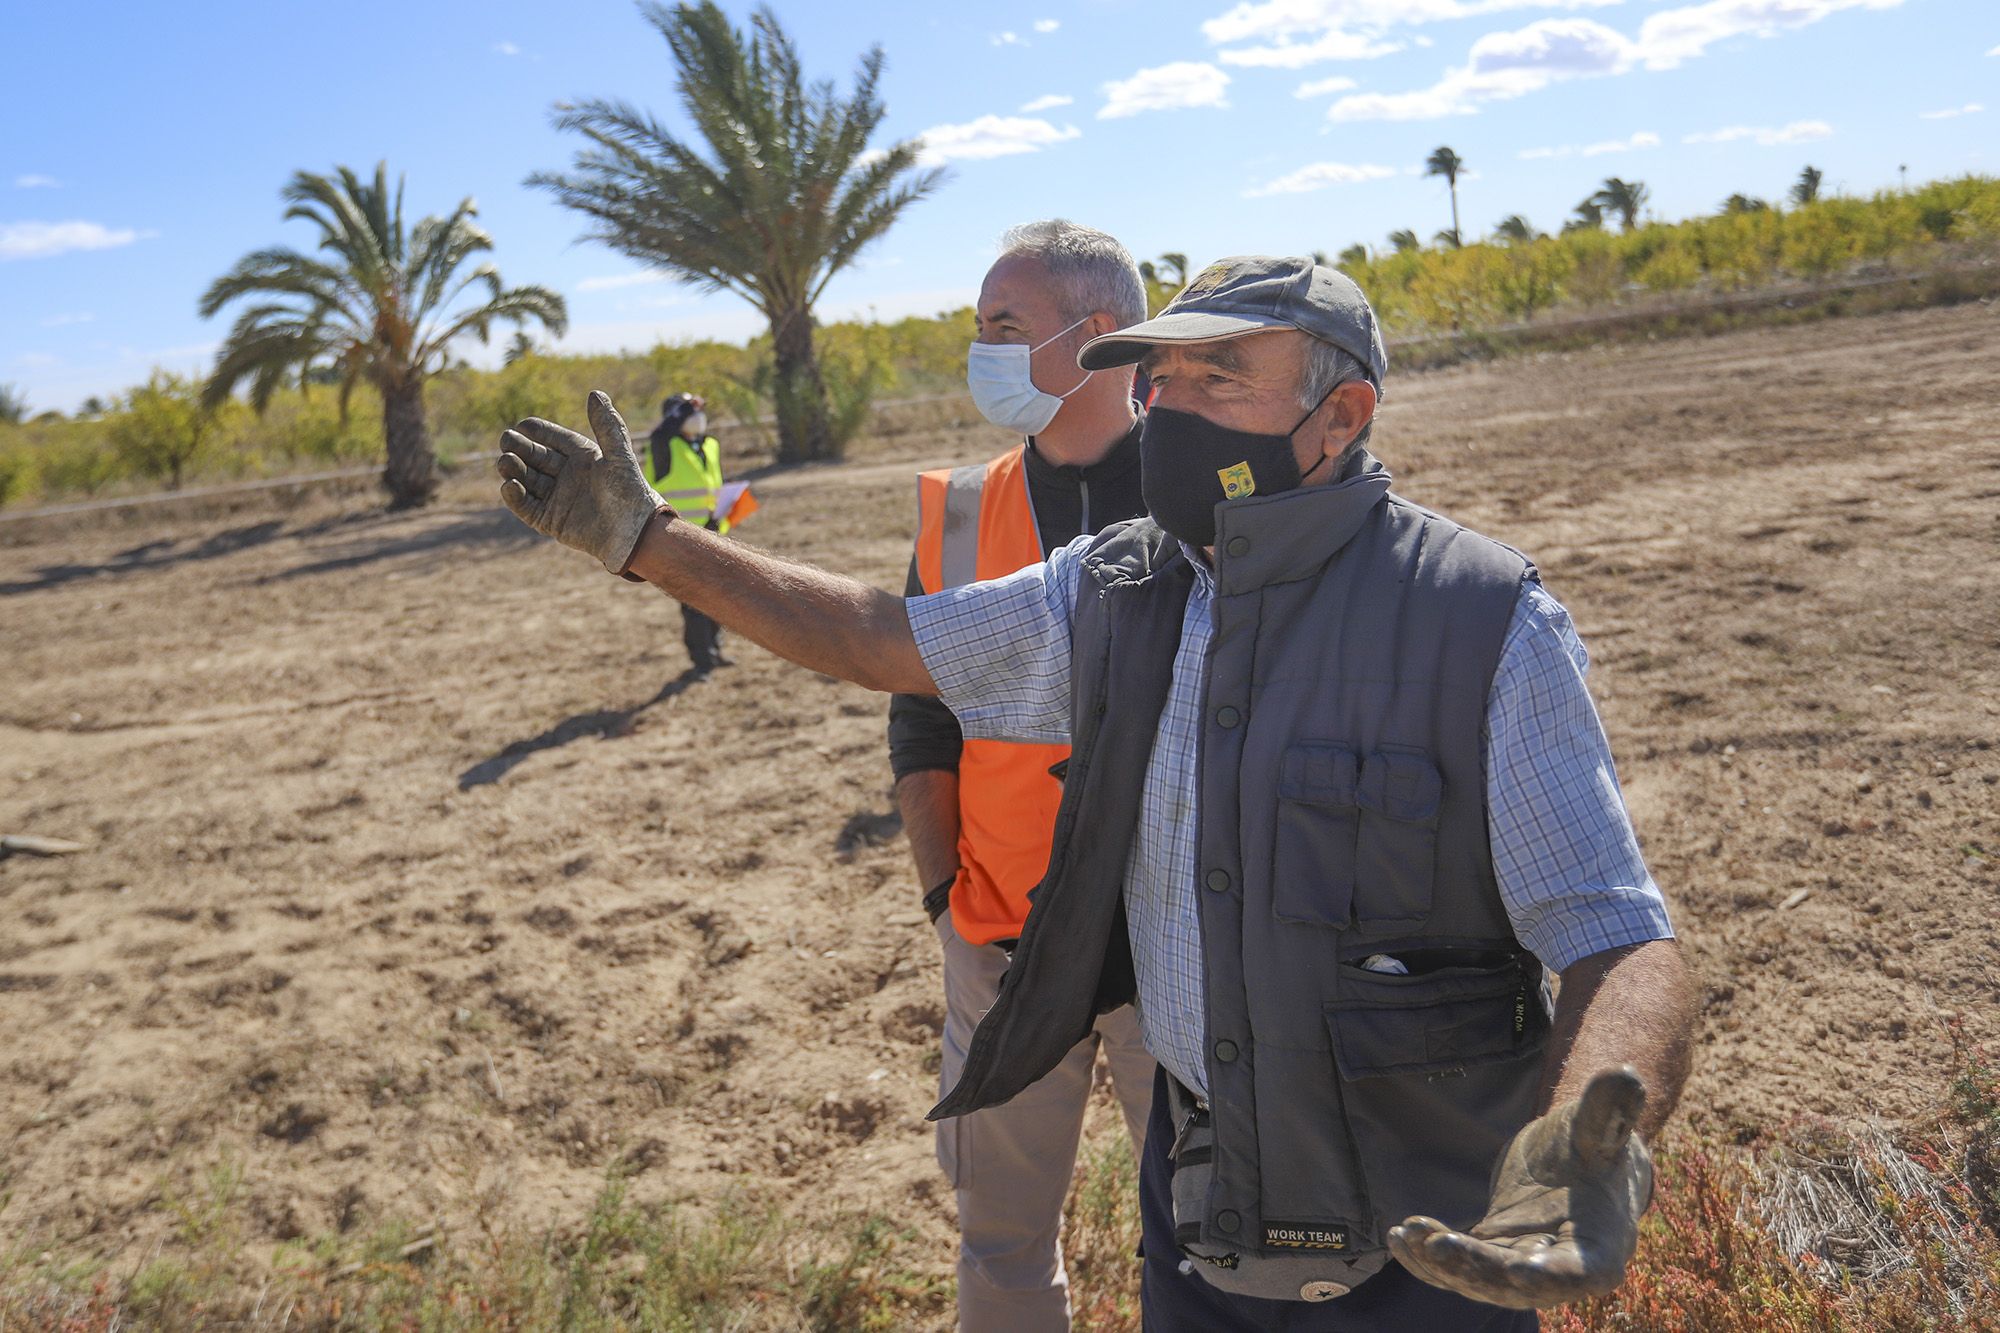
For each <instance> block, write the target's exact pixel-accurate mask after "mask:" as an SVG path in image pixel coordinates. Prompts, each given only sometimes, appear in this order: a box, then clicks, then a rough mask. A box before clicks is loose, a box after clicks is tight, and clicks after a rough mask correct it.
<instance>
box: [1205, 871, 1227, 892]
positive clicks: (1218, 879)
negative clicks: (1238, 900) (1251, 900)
mask: <svg viewBox="0 0 2000 1333" xmlns="http://www.w3.org/2000/svg"><path fill="white" fill-rule="evenodd" d="M1208 887H1209V888H1211V889H1214V890H1215V891H1216V892H1217V893H1227V892H1229V872H1228V871H1227V870H1211V871H1209V872H1208Z"/></svg>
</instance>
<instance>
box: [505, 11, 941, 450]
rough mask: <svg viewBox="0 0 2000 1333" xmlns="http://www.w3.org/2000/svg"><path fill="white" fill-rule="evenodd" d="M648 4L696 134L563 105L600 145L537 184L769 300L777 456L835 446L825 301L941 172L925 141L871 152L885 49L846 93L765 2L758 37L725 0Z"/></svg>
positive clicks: (698, 280) (674, 270)
mask: <svg viewBox="0 0 2000 1333" xmlns="http://www.w3.org/2000/svg"><path fill="white" fill-rule="evenodd" d="M642 12H643V13H644V15H645V17H646V20H647V22H649V23H651V24H652V25H653V27H655V28H656V29H658V30H659V33H660V35H661V36H662V37H664V38H665V39H666V42H667V47H668V49H669V50H670V51H671V52H672V56H673V66H674V69H675V70H676V71H677V74H676V85H677V87H678V90H679V93H680V101H681V107H682V109H683V110H684V111H685V112H686V113H687V116H688V119H689V120H691V121H692V122H693V123H694V129H695V132H696V134H697V135H698V136H699V146H698V145H697V144H696V142H695V141H694V140H692V139H688V138H681V137H677V136H676V135H675V134H673V133H672V132H671V131H669V130H668V129H667V128H666V126H664V125H663V124H661V123H660V122H659V121H658V120H656V119H654V118H653V116H652V115H651V114H649V113H647V112H644V111H641V110H639V109H638V108H636V107H633V106H630V105H628V104H626V103H624V102H619V101H609V100H592V101H586V102H580V103H577V104H575V105H573V106H571V105H558V107H557V112H558V114H557V116H556V125H557V127H558V128H560V129H566V130H574V131H576V132H577V133H578V134H581V135H582V136H583V137H584V138H585V139H586V140H587V141H588V144H589V146H588V147H586V148H584V149H582V150H580V151H579V152H578V153H577V155H576V158H575V161H574V163H573V164H572V168H571V170H570V171H568V172H550V171H541V172H536V173H535V174H534V175H532V176H530V177H529V178H528V183H529V184H530V185H534V186H539V187H541V188H543V189H546V190H548V191H549V192H550V193H552V194H553V195H555V197H556V199H557V200H558V201H559V202H561V203H562V204H563V205H564V206H565V207H568V208H572V209H574V210H576V211H577V212H579V213H582V214H583V215H584V216H585V217H588V218H590V219H591V221H592V227H591V231H590V233H589V234H590V235H591V236H592V237H593V238H595V239H597V240H601V241H603V242H604V243H605V244H607V245H609V246H611V247H612V248H613V249H614V250H617V251H619V252H620V253H621V254H625V255H628V256H630V257H631V258H633V259H637V260H639V261H641V262H643V263H648V264H654V265H657V266H658V267H660V268H663V269H665V270H666V271H667V272H668V273H669V274H671V275H672V276H673V277H675V278H677V279H679V280H680V281H682V282H685V283H689V284H692V285H693V286H696V287H699V288H702V289H704V290H707V291H714V292H734V293H736V294H737V295H738V296H741V297H742V298H743V299H745V300H746V301H748V302H750V303H751V304H752V305H753V306H755V307H757V309H758V311H759V312H761V313H762V314H763V316H764V317H765V318H766V319H767V320H769V321H770V324H771V347H772V356H773V359H774V361H775V362H776V366H775V369H776V375H775V377H774V379H773V381H772V390H773V397H774V398H775V399H776V406H777V409H778V435H779V445H778V454H779V457H780V458H782V459H784V460H786V461H788V462H792V461H799V460H804V459H813V458H827V457H832V456H834V455H836V454H837V453H838V452H839V450H840V446H841V441H840V440H839V439H837V438H836V432H835V431H834V428H833V421H832V416H831V405H830V400H829V397H828V389H827V384H826V381H825V380H824V379H823V378H822V376H821V373H820V367H819V361H818V357H817V354H816V352H815V351H814V347H813V325H814V320H813V306H814V304H815V303H816V302H817V301H818V300H819V298H820V296H821V295H822V294H823V293H824V292H825V291H826V286H827V283H828V282H830V281H832V279H833V276H834V275H835V274H836V273H838V272H840V271H841V270H842V269H844V268H846V267H847V266H848V265H849V264H851V263H853V262H854V260H855V258H856V257H857V256H858V255H859V254H860V253H861V251H862V250H863V249H865V248H866V247H867V246H868V244H869V243H870V242H872V241H874V240H876V239H878V238H879V237H881V236H882V235H883V234H884V233H885V232H887V231H888V230H889V228H890V226H891V225H892V224H893V223H894V222H895V221H896V220H897V219H898V218H899V217H901V216H902V213H903V210H904V209H906V208H908V207H909V206H910V205H911V204H913V203H915V202H916V201H917V200H919V199H922V198H924V197H925V196H926V195H928V194H930V193H932V192H933V191H934V190H936V189H937V187H938V185H939V184H940V183H941V182H942V181H943V179H944V173H943V172H942V171H940V170H937V169H934V168H932V169H924V170H918V168H917V153H918V150H919V148H920V147H921V145H920V144H919V143H918V141H916V140H913V139H905V140H903V141H901V142H899V143H896V144H894V145H892V146H891V147H889V148H888V149H886V150H872V151H871V150H870V149H869V147H868V141H869V139H870V137H871V136H873V135H874V133H875V131H876V129H877V127H879V126H880V125H881V123H882V117H883V110H884V109H883V105H882V101H881V99H880V98H879V97H877V96H876V91H875V88H876V84H877V82H878V81H879V80H880V78H881V75H882V48H881V47H879V46H877V47H871V48H870V49H869V51H868V53H867V54H866V55H864V56H863V57H862V58H861V64H860V66H859V68H858V69H857V70H856V72H855V76H854V91H853V93H852V94H851V95H850V96H848V97H846V98H844V99H843V98H842V97H840V96H838V95H837V94H836V93H835V91H834V89H833V85H832V84H831V83H824V82H822V83H814V84H811V85H810V86H808V85H807V84H806V82H805V78H804V74H803V72H802V70H801V69H800V66H799V55H798V50H797V48H796V47H795V46H794V45H793V44H792V39H791V38H790V37H789V36H787V35H786V33H785V30H784V29H783V28H782V27H780V26H779V25H778V20H777V17H776V15H774V14H773V13H772V12H771V11H770V10H769V9H768V8H759V9H758V10H757V12H756V14H755V15H754V16H753V17H752V19H751V31H750V32H749V33H748V34H746V33H743V32H740V31H738V30H737V29H735V28H733V27H731V26H730V23H729V18H728V16H727V15H726V14H724V13H723V11H722V9H721V7H720V6H719V5H717V4H716V3H714V0H699V3H683V4H679V5H676V6H674V7H673V8H671V9H669V8H667V7H666V6H665V5H662V4H658V3H647V4H645V5H644V6H643V7H642ZM704 149H705V151H704ZM912 173H913V174H912Z"/></svg>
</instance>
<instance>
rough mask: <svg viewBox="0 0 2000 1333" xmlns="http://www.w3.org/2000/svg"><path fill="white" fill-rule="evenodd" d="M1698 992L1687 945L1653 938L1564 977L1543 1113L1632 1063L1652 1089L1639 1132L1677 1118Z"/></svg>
mask: <svg viewBox="0 0 2000 1333" xmlns="http://www.w3.org/2000/svg"><path fill="white" fill-rule="evenodd" d="M1694 1017H1695V1015H1694V992H1693V987H1692V984H1691V983H1690V981H1689V978H1688V971H1687V963H1686V961H1685V960H1684V959H1683V958H1682V956H1681V948H1680V944H1679V943H1678V942H1677V941H1674V940H1651V941H1648V942H1647V943H1645V944H1634V945H1629V946H1627V947H1625V948H1622V949H1611V950H1607V951H1605V952H1604V953H1599V954H1592V955H1591V956H1590V957H1588V958H1584V959H1580V960H1579V961H1577V962H1576V963H1574V964H1572V965H1571V966H1570V967H1569V968H1568V969H1566V970H1565V971H1564V972H1563V974H1562V993H1561V994H1560V996H1558V998H1557V1000H1556V1014H1555V1031H1554V1032H1553V1033H1551V1034H1550V1038H1549V1048H1548V1056H1547V1063H1546V1065H1545V1066H1544V1070H1543V1077H1542V1108H1543V1109H1544V1110H1546V1109H1547V1108H1549V1107H1550V1106H1557V1105H1561V1104H1562V1103H1563V1102H1566V1101H1569V1100H1571V1099H1573V1098H1575V1097H1578V1096H1581V1095H1582V1093H1583V1088H1584V1085H1585V1084H1586V1083H1588V1082H1589V1081H1590V1077H1591V1075H1593V1074H1596V1073H1598V1072H1600V1071H1602V1070H1606V1069H1615V1068H1617V1067H1618V1066H1620V1065H1631V1066H1632V1067H1633V1068H1634V1069H1636V1070H1637V1071H1638V1072H1639V1077H1640V1078H1641V1079H1643V1080H1644V1081H1645V1084H1646V1110H1645V1114H1644V1115H1643V1116H1641V1117H1640V1120H1639V1133H1640V1134H1642V1135H1643V1136H1645V1137H1646V1138H1649V1139H1650V1138H1652V1137H1653V1136H1654V1135H1656V1134H1657V1133H1659V1131H1660V1127H1661V1126H1662V1125H1664V1124H1666V1122H1667V1117H1668V1116H1670V1115H1672V1114H1673V1110H1674V1106H1675V1104H1676V1103H1677V1102H1679V1101H1680V1095H1681V1087H1682V1085H1684V1084H1685V1083H1686V1082H1687V1076H1688V1065H1689V1063H1690V1060H1691V1058H1692V1056H1693V1036H1694Z"/></svg>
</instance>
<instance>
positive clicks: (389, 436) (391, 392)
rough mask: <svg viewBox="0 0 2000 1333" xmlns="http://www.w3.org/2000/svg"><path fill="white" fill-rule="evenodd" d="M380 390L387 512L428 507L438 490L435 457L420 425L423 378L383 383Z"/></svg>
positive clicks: (424, 426)
mask: <svg viewBox="0 0 2000 1333" xmlns="http://www.w3.org/2000/svg"><path fill="white" fill-rule="evenodd" d="M380 388H381V390H382V434H383V437H384V438H385V439H386V440H387V442H388V447H389V457H388V462H387V463H386V465H385V466H384V467H383V469H382V484H383V485H384V486H386V487H388V488H389V507H390V508H391V509H410V508H414V507H416V506H418V505H421V504H425V503H428V502H429V500H430V498H431V496H432V495H433V494H435V493H436V491H437V488H438V482H437V457H436V455H435V454H433V453H432V452H431V432H430V427H429V425H427V424H426V423H425V421H424V381H423V376H421V375H410V376H406V377H397V378H392V379H385V380H383V381H382V383H381V385H380Z"/></svg>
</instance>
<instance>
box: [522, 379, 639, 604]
mask: <svg viewBox="0 0 2000 1333" xmlns="http://www.w3.org/2000/svg"><path fill="white" fill-rule="evenodd" d="M585 411H587V412H588V413H589V415H590V431H591V434H593V435H595V436H596V437H597V443H596V444H592V443H591V442H590V441H589V440H586V439H584V438H583V436H581V435H578V434H577V433H576V432H575V431H573V430H568V429H565V428H564V427H562V426H558V425H556V423H555V422H553V421H544V420H542V419H541V418H540V417H529V418H528V419H527V420H525V421H522V422H519V423H517V424H516V425H515V427H514V429H512V430H510V431H505V432H503V433H502V434H501V436H500V463H499V467H500V475H501V477H502V478H504V480H503V481H501V483H500V498H501V499H502V500H503V501H505V502H506V505H507V507H508V508H509V509H511V510H513V511H514V516H515V517H516V518H518V519H520V520H521V521H522V522H523V523H526V524H527V525H528V526H529V527H531V528H533V529H534V530H535V531H537V532H539V533H542V534H543V535H545V536H549V537H553V538H555V539H556V540H557V541H559V542H561V543H562V544H563V545H564V546H573V547H575V548H576V549H577V550H579V551H583V552H586V553H588V554H590V555H594V556H596V557H597V558H598V559H599V560H601V561H603V562H604V567H605V568H606V569H608V570H610V571H611V572H612V573H613V574H622V573H624V572H625V566H626V565H628V564H629V563H631V560H632V551H633V549H634V548H635V547H637V546H638V545H639V536H640V534H641V533H643V532H644V531H645V530H646V522H647V520H648V519H650V518H652V517H653V515H654V514H655V513H657V512H658V511H659V510H660V509H662V508H669V506H667V504H666V501H664V500H662V499H661V498H660V495H659V492H657V491H655V490H654V489H653V488H652V487H651V486H649V485H647V484H646V474H645V473H643V472H641V471H640V470H639V460H638V458H637V457H636V456H634V454H633V453H632V436H631V433H630V432H629V431H627V430H626V429H625V418H623V417H621V416H619V415H618V409H617V408H615V407H613V406H612V405H611V399H610V397H609V396H608V395H606V394H603V393H599V392H593V393H592V394H591V395H590V397H589V399H588V400H587V401H586V404H585Z"/></svg>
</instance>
